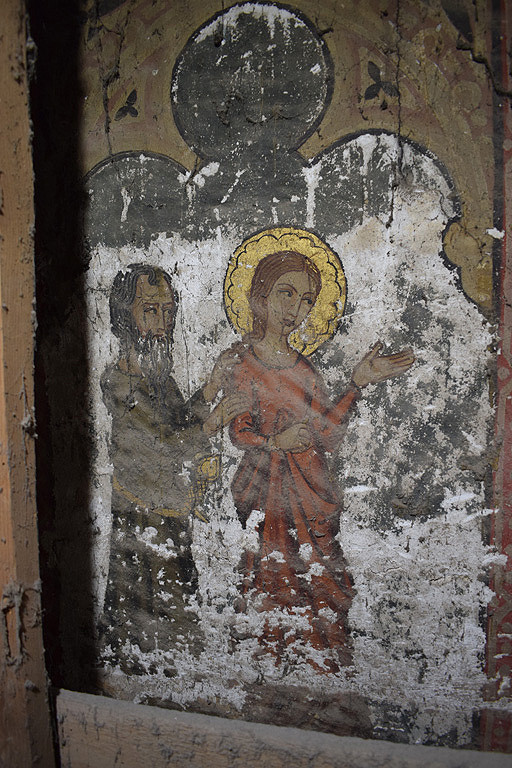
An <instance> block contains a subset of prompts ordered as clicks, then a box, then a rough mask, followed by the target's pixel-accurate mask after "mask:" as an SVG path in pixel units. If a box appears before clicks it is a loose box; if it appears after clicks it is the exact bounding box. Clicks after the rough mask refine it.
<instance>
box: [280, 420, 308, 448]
mask: <svg viewBox="0 0 512 768" xmlns="http://www.w3.org/2000/svg"><path fill="white" fill-rule="evenodd" d="M273 440H274V445H275V447H276V448H279V450H281V451H290V452H291V453H301V451H305V450H307V449H308V448H309V447H310V445H311V443H312V440H311V432H310V431H309V429H308V427H307V424H306V423H305V422H303V421H301V422H300V423H299V424H293V425H292V426H291V427H288V429H285V430H284V431H283V432H281V433H280V434H279V435H276V436H275V437H274V438H273Z"/></svg>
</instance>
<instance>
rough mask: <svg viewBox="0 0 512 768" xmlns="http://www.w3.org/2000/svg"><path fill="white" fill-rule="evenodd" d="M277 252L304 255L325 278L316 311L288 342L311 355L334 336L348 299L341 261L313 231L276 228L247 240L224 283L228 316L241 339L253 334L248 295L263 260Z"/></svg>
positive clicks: (229, 268) (230, 266) (237, 250)
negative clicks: (255, 273)
mask: <svg viewBox="0 0 512 768" xmlns="http://www.w3.org/2000/svg"><path fill="white" fill-rule="evenodd" d="M278 251H297V252H298V253H302V254H303V255H304V256H306V257H307V258H308V259H310V261H312V262H313V264H315V265H316V267H317V268H318V270H319V272H320V275H321V277H322V288H321V289H320V293H319V294H318V298H317V300H316V302H315V304H314V306H313V309H312V310H311V312H310V313H309V315H308V316H307V317H306V319H305V320H304V322H303V323H302V325H301V326H300V328H297V330H295V331H293V333H291V334H290V337H289V339H288V341H289V343H290V346H292V347H293V349H296V350H297V352H300V353H301V354H303V355H310V354H311V353H312V352H314V351H315V349H318V347H319V346H320V345H321V344H323V343H324V342H325V341H327V339H330V338H331V336H333V335H334V333H335V331H336V328H337V327H338V323H339V321H340V320H341V318H342V316H343V312H344V309H345V302H346V298H347V281H346V279H345V273H344V272H343V267H342V265H341V261H340V260H339V258H338V256H336V254H335V253H334V252H333V251H331V249H330V248H329V247H328V246H327V245H326V244H325V243H324V242H322V240H320V238H319V237H317V236H316V235H314V234H313V233H312V232H308V231H307V230H305V229H295V228H291V227H276V228H275V229H267V230H265V231H264V232H259V233H258V234H257V235H252V237H249V238H248V239H247V240H244V242H243V243H242V245H240V246H239V247H238V248H237V249H236V251H235V252H234V254H233V256H232V257H231V259H230V261H229V266H228V271H227V273H226V279H225V281H224V307H225V309H226V314H227V316H228V320H229V322H230V323H231V325H232V326H233V328H234V329H235V330H236V331H238V332H239V333H241V334H242V336H244V335H245V334H246V333H250V332H251V331H252V320H253V318H252V311H251V308H250V306H249V292H250V289H251V283H252V278H253V275H254V271H255V269H256V267H257V265H258V263H259V262H260V261H261V259H263V258H264V257H265V256H268V255H269V254H271V253H277V252H278Z"/></svg>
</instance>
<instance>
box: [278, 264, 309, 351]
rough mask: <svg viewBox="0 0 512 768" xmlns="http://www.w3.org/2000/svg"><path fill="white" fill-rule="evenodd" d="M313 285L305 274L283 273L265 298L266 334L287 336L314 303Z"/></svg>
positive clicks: (297, 325)
mask: <svg viewBox="0 0 512 768" xmlns="http://www.w3.org/2000/svg"><path fill="white" fill-rule="evenodd" d="M315 299H316V294H315V284H314V282H313V280H312V279H311V277H310V276H309V275H308V273H307V272H285V274H284V275H281V277H278V278H277V280H276V282H275V283H274V285H273V286H272V290H271V291H270V293H269V294H268V296H267V333H268V332H269V331H270V332H273V333H279V334H280V335H282V334H285V335H286V336H288V334H289V333H291V332H292V331H294V330H295V329H296V328H298V327H299V325H300V324H301V323H302V321H303V320H304V318H305V317H306V315H307V314H308V313H309V312H310V310H311V307H312V306H313V304H314V303H315Z"/></svg>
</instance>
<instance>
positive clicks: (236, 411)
mask: <svg viewBox="0 0 512 768" xmlns="http://www.w3.org/2000/svg"><path fill="white" fill-rule="evenodd" d="M251 405H252V403H251V402H249V400H248V399H247V396H246V395H242V394H240V393H238V392H235V394H234V395H227V396H226V397H223V398H222V400H221V401H220V403H219V404H218V405H216V406H215V408H214V409H213V411H212V412H211V413H210V415H209V416H208V418H207V419H206V421H205V422H204V424H203V430H204V431H205V432H206V434H207V435H208V437H211V436H212V435H214V434H215V433H216V432H218V431H219V429H222V427H225V426H226V424H229V422H230V421H232V420H233V419H235V418H236V417H237V416H241V414H242V413H246V411H250V409H251Z"/></svg>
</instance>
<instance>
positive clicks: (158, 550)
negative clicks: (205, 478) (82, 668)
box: [101, 367, 210, 674]
mask: <svg viewBox="0 0 512 768" xmlns="http://www.w3.org/2000/svg"><path fill="white" fill-rule="evenodd" d="M101 386H102V389H103V396H104V401H105V404H106V406H107V408H108V410H109V413H110V414H111V416H112V438H111V445H110V457H111V462H112V464H113V470H114V471H113V482H112V485H113V489H112V537H111V548H110V564H109V574H108V582H107V590H106V596H105V605H104V612H103V619H102V628H101V629H102V646H103V656H104V658H105V659H108V660H109V661H110V663H112V664H113V665H114V666H115V665H116V663H119V664H120V666H121V668H122V669H123V670H124V671H126V672H129V673H132V674H133V673H142V672H144V671H147V670H145V669H144V666H142V665H141V663H140V662H139V661H138V658H139V652H138V649H137V646H138V648H139V649H140V651H142V652H148V651H153V650H155V649H161V650H164V651H165V650H172V649H176V648H185V647H187V646H189V647H190V646H191V645H192V650H195V651H197V650H198V648H197V645H198V643H200V635H199V632H198V627H197V616H196V614H195V613H194V611H193V610H191V608H190V607H189V605H188V598H189V597H190V596H191V595H193V594H194V593H195V592H196V588H197V571H196V568H195V565H194V561H193V558H192V553H191V550H190V544H191V514H193V512H194V505H196V504H197V501H198V498H197V497H198V483H197V476H196V472H197V466H198V464H200V459H199V457H200V456H203V457H204V456H205V455H207V454H208V452H209V448H210V446H209V442H208V439H207V438H206V435H205V434H204V432H203V430H202V424H203V421H204V419H205V418H206V416H207V415H208V412H209V409H208V406H207V405H206V403H205V402H204V399H203V397H202V394H201V393H198V394H196V395H195V396H194V397H192V398H191V399H190V400H189V401H187V402H186V401H185V399H184V398H183V395H182V394H181V392H180V390H179V388H178V386H177V384H176V382H175V381H174V380H173V379H172V378H171V377H169V378H168V379H167V381H166V382H165V384H164V385H163V386H160V387H158V388H150V387H149V386H148V382H147V381H146V380H145V379H144V378H143V377H141V376H135V375H131V374H127V373H123V372H122V371H121V370H120V369H119V368H118V367H111V368H108V369H107V370H106V371H105V373H104V374H103V376H102V380H101ZM204 487H205V484H204V483H203V486H202V490H203V493H204ZM200 492H201V491H200V490H199V494H200ZM133 646H135V647H133Z"/></svg>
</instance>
